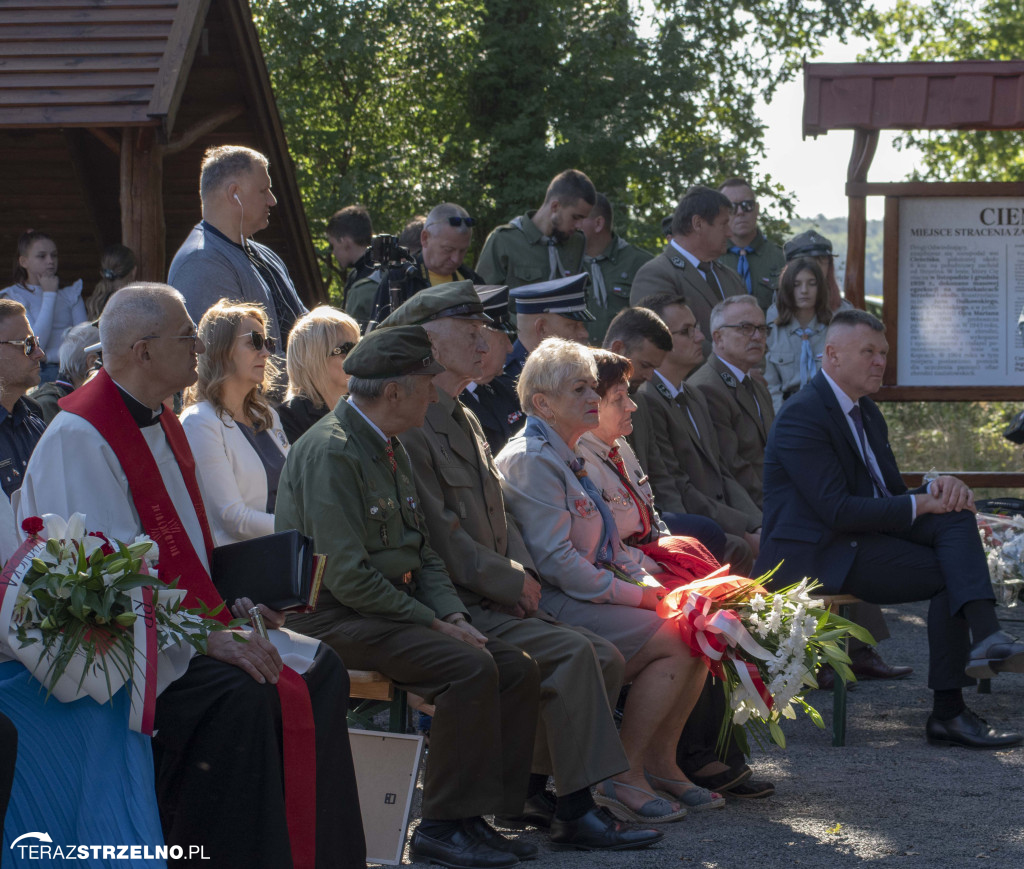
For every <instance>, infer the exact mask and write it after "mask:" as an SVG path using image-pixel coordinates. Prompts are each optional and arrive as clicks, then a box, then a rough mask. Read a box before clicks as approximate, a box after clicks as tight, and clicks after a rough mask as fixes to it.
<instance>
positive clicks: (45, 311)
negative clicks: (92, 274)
mask: <svg viewBox="0 0 1024 869" xmlns="http://www.w3.org/2000/svg"><path fill="white" fill-rule="evenodd" d="M0 298H5V299H14V301H16V302H21V304H23V305H24V306H25V310H26V312H27V313H28V322H29V324H30V325H31V326H32V331H33V332H34V333H35V336H36V338H37V339H38V341H39V344H40V346H41V347H42V348H43V352H44V353H45V354H46V359H45V360H44V361H43V362H42V364H41V365H40V366H39V380H40V381H41V382H42V383H49V382H50V381H52V380H56V379H57V374H58V373H59V368H60V366H59V365H58V362H57V359H58V358H59V356H60V342H61V340H62V339H63V337H64V333H65V332H66V331H67V330H68V329H69V328H70V327H71V326H77V325H78V324H79V323H84V322H85V320H86V318H87V315H86V312H85V302H83V301H82V281H81V280H77V281H75V282H74V283H73V284H71V285H70V286H67V287H61V286H60V282H59V280H58V278H57V244H56V242H55V241H54V240H53V239H52V238H50V236H48V235H47V234H46V233H45V232H36V231H35V230H33V229H30V230H28V231H27V232H23V233H22V234H21V237H20V238H19V239H18V253H17V257H16V258H15V262H14V283H13V284H12V285H11V286H9V287H7V288H5V289H3V290H0Z"/></svg>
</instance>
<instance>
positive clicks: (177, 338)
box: [130, 332, 199, 353]
mask: <svg viewBox="0 0 1024 869" xmlns="http://www.w3.org/2000/svg"><path fill="white" fill-rule="evenodd" d="M157 338H170V339H171V340H174V341H191V342H192V352H193V353H195V352H196V342H197V341H198V340H199V334H198V333H197V332H193V333H192V334H190V335H143V336H142V337H141V338H139V339H138V340H137V341H135V342H133V343H132V346H131V348H130V349H132V350H134V349H135V345H136V344H138V343H139V341H154V340H156V339H157Z"/></svg>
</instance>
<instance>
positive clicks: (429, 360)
mask: <svg viewBox="0 0 1024 869" xmlns="http://www.w3.org/2000/svg"><path fill="white" fill-rule="evenodd" d="M342 368H344V369H345V373H346V374H349V375H351V376H353V377H366V378H371V379H378V378H381V377H403V376H405V375H407V374H431V375H433V374H440V373H441V372H442V371H444V366H443V365H441V363H439V362H438V361H437V360H436V359H434V353H433V347H432V346H431V344H430V337H429V336H428V335H427V332H426V330H425V329H424V328H423V327H422V326H392V327H391V328H390V329H385V328H382V327H381V326H378V327H377V328H376V329H374V330H373V331H372V332H369V333H367V334H366V335H365V336H364V337H363V338H362V339H361V340H360V341H359V343H358V344H356V346H355V347H353V348H352V350H351V351H350V352H349V354H348V356H346V357H345V362H344V363H343V364H342Z"/></svg>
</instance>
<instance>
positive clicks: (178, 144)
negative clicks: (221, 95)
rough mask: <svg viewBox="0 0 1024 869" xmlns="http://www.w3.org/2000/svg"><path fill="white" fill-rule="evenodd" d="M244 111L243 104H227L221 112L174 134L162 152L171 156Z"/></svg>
mask: <svg viewBox="0 0 1024 869" xmlns="http://www.w3.org/2000/svg"><path fill="white" fill-rule="evenodd" d="M244 111H245V106H243V105H241V104H236V105H233V106H228V107H227V108H226V109H224V110H223V111H221V112H217V114H215V115H210V116H209V117H207V118H204V119H203V120H201V121H199V122H198V123H196V124H193V125H192V126H191V127H189V128H188V129H187V130H185V131H183V132H182V134H181V135H180V136H175V137H174V138H173V139H172V140H171V141H170V142H168V143H167V145H166V146H165V147H164V153H165V154H167V155H171V156H173V155H174V154H177V153H178V152H180V151H184V150H185V149H186V148H188V147H190V146H191V145H193V144H195V143H196V142H197V141H198V140H199V139H201V138H202V137H203V136H206V135H209V134H210V133H212V132H213V131H214V130H216V129H217V127H219V126H221V125H223V124H226V123H227V122H228V121H233V120H234V119H235V118H237V117H238V116H239V115H241V114H242V113H243V112H244Z"/></svg>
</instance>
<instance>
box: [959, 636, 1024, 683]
mask: <svg viewBox="0 0 1024 869" xmlns="http://www.w3.org/2000/svg"><path fill="white" fill-rule="evenodd" d="M965 672H966V673H967V675H968V676H970V677H971V678H972V679H991V678H992V677H993V676H995V675H996V673H1024V643H1022V642H1021V641H1020V640H1018V639H1017V638H1016V637H1015V636H1013V634H1008V633H1006V631H996V632H995V633H994V634H989V635H988V636H987V637H985V639H983V640H982V641H981V642H980V643H975V644H974V646H973V647H972V648H971V653H970V655H968V656H967V667H966V668H965Z"/></svg>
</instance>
